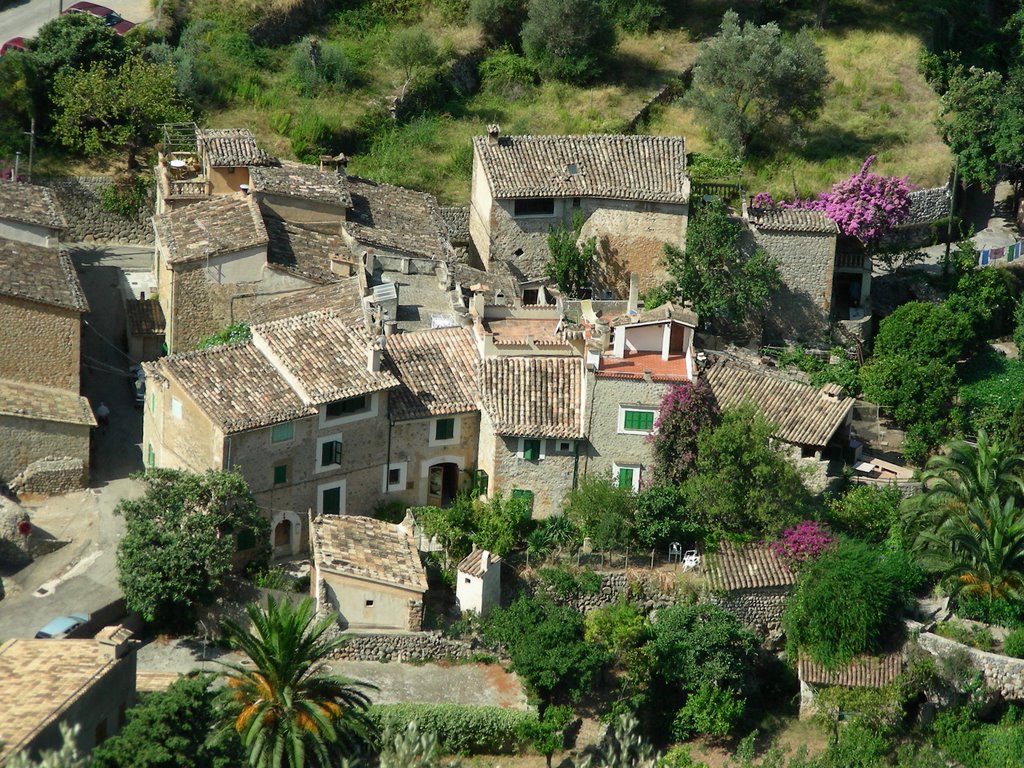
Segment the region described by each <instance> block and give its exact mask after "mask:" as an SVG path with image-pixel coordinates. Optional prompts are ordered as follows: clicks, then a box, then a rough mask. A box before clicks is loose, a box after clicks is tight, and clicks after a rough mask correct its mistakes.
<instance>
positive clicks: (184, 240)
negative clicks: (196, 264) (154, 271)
mask: <svg viewBox="0 0 1024 768" xmlns="http://www.w3.org/2000/svg"><path fill="white" fill-rule="evenodd" d="M153 224H154V226H155V227H156V230H157V234H158V235H159V236H160V240H161V242H163V243H164V244H165V245H166V246H167V251H168V258H167V262H168V263H169V264H185V263H187V262H191V261H199V260H200V259H205V258H208V257H210V256H219V255H221V254H225V253H237V252H238V251H244V250H245V249H247V248H255V247H257V246H260V245H266V244H267V242H268V239H269V238H268V236H267V228H266V227H265V226H264V225H263V217H262V216H261V215H260V209H259V207H258V206H257V205H256V201H255V200H253V198H252V197H251V196H250V197H240V196H235V195H231V196H225V197H214V198H211V199H210V200H200V201H199V202H197V203H192V204H191V205H186V206H184V207H182V208H176V209H174V210H173V211H167V212H166V213H161V214H157V215H156V216H154V217H153Z"/></svg>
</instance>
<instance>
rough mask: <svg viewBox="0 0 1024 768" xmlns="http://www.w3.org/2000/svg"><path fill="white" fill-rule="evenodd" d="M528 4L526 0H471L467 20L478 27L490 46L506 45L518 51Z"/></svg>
mask: <svg viewBox="0 0 1024 768" xmlns="http://www.w3.org/2000/svg"><path fill="white" fill-rule="evenodd" d="M528 4H529V3H528V0H471V2H470V4H469V18H470V19H471V20H472V21H475V22H476V23H477V24H479V25H480V29H481V30H482V31H483V33H484V39H485V40H487V42H488V43H489V44H490V45H493V46H499V45H501V44H503V43H507V44H508V45H511V46H512V47H513V48H515V49H517V50H518V49H519V46H520V43H519V32H520V30H521V29H522V27H523V23H524V22H525V21H526V12H527V5H528Z"/></svg>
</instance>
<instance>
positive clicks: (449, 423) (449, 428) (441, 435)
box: [434, 419, 455, 440]
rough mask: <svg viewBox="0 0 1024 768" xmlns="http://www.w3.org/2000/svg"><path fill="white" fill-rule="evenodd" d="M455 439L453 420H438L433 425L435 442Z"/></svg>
mask: <svg viewBox="0 0 1024 768" xmlns="http://www.w3.org/2000/svg"><path fill="white" fill-rule="evenodd" d="M453 437H455V419H438V420H437V423H436V424H435V425H434V439H435V440H451V439H452V438H453Z"/></svg>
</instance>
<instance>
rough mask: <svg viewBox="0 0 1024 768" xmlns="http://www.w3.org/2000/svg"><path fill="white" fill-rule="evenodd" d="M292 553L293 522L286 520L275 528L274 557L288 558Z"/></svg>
mask: <svg viewBox="0 0 1024 768" xmlns="http://www.w3.org/2000/svg"><path fill="white" fill-rule="evenodd" d="M291 553H292V521H291V520H288V519H285V520H282V521H281V522H280V523H278V524H277V527H275V528H274V557H287V556H288V555H290V554H291Z"/></svg>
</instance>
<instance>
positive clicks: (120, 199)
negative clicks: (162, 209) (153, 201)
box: [100, 176, 149, 219]
mask: <svg viewBox="0 0 1024 768" xmlns="http://www.w3.org/2000/svg"><path fill="white" fill-rule="evenodd" d="M148 192H149V184H147V183H146V181H145V179H143V178H142V177H141V176H122V177H120V178H118V179H117V180H116V181H115V182H114V183H113V184H110V185H109V186H106V187H104V188H103V191H102V192H101V193H100V202H101V203H102V205H103V210H105V211H108V212H109V213H116V214H117V215H118V216H122V217H124V218H126V219H134V218H137V217H138V215H139V211H140V210H141V209H142V207H143V206H144V205H145V204H146V196H147V193H148Z"/></svg>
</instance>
